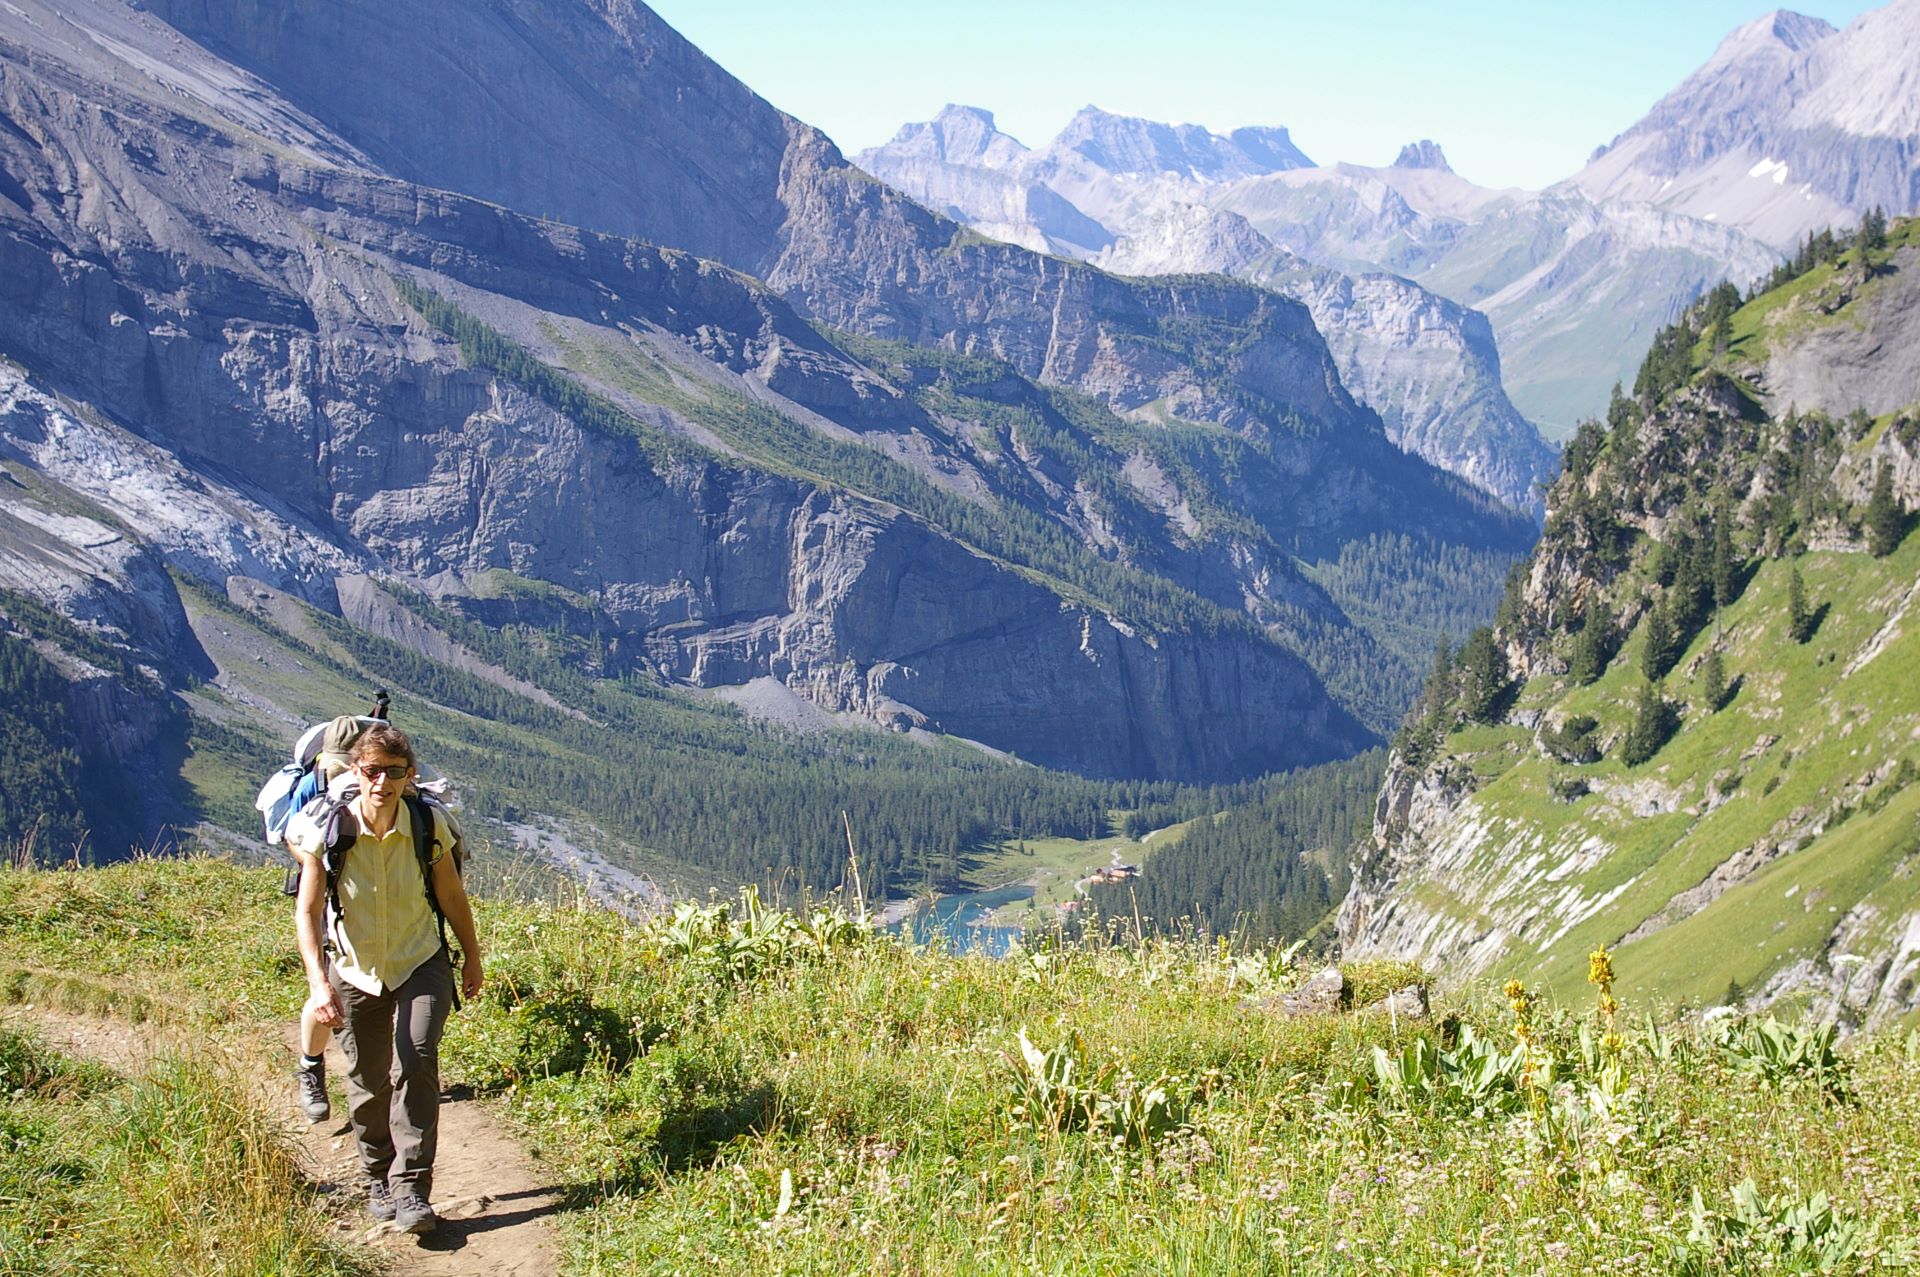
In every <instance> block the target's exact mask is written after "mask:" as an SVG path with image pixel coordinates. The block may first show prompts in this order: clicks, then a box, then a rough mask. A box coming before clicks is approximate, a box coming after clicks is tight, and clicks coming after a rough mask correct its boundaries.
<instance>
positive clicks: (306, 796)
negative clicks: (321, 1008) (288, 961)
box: [289, 692, 386, 1122]
mask: <svg viewBox="0 0 1920 1277" xmlns="http://www.w3.org/2000/svg"><path fill="white" fill-rule="evenodd" d="M385 708H386V693H385V692H382V693H381V694H380V700H379V702H378V708H377V710H376V716H377V717H380V718H385V717H386V715H385V714H384V712H381V711H384V710H385ZM366 728H367V720H366V719H364V718H358V717H355V716H354V715H352V714H342V715H341V716H340V717H338V718H336V719H334V720H333V721H332V722H330V723H328V724H327V727H326V731H325V732H324V733H323V734H322V735H321V737H320V752H319V753H318V754H317V755H315V756H314V760H313V766H312V767H311V768H309V769H308V770H307V772H306V773H305V774H304V775H303V776H302V777H301V779H300V783H299V784H298V785H297V786H296V787H295V789H294V791H293V797H292V799H291V800H290V804H289V805H290V810H292V811H296V812H297V811H303V810H305V808H306V806H307V804H308V803H309V802H312V801H313V800H314V799H315V798H317V797H319V796H320V795H321V794H324V793H326V792H327V791H328V789H329V788H330V787H331V786H332V784H333V783H334V782H335V781H336V780H338V779H340V778H341V777H342V776H348V777H349V778H350V764H349V762H348V755H349V753H350V752H351V751H352V749H353V745H354V742H355V741H357V740H359V739H360V733H361V732H363V731H365V730H366ZM289 819H291V817H289ZM332 1037H333V1030H332V1029H329V1028H328V1027H327V1026H326V1025H324V1024H322V1023H321V1022H320V1021H319V1019H318V1018H317V1017H316V1015H315V1014H314V1007H313V1003H312V1002H311V1001H309V1002H308V1003H307V1005H306V1006H304V1007H302V1008H301V1011H300V1063H299V1065H298V1066H297V1067H296V1068H295V1069H294V1074H293V1079H294V1088H295V1094H296V1095H297V1096H298V1099H299V1104H300V1109H301V1111H302V1112H304V1113H305V1114H306V1115H307V1120H308V1121H309V1122H324V1121H326V1120H327V1119H328V1118H329V1117H331V1116H332V1115H333V1105H332V1103H331V1102H329V1101H328V1099H327V1043H328V1042H329V1041H330V1040H331V1039H332Z"/></svg>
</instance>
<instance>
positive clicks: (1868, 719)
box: [1340, 221, 1920, 1024]
mask: <svg viewBox="0 0 1920 1277" xmlns="http://www.w3.org/2000/svg"><path fill="white" fill-rule="evenodd" d="M1826 256H1827V260H1825V261H1824V262H1820V263H1816V264H1815V265H1813V267H1812V269H1810V270H1809V271H1808V272H1807V273H1805V274H1804V275H1801V276H1800V277H1798V278H1795V279H1791V280H1788V281H1785V282H1783V283H1782V284H1781V285H1780V286H1779V287H1777V288H1775V289H1773V290H1771V291H1769V292H1765V293H1762V294H1760V295H1758V296H1755V297H1752V298H1750V299H1748V300H1747V301H1746V302H1745V304H1744V305H1741V304H1739V300H1740V299H1739V298H1738V297H1737V296H1731V295H1727V294H1726V293H1725V292H1724V291H1723V292H1721V293H1718V294H1716V295H1714V296H1712V297H1710V298H1709V299H1708V300H1707V301H1706V302H1704V303H1702V304H1701V305H1700V306H1698V307H1696V308H1694V309H1693V310H1691V311H1689V312H1688V314H1687V315H1685V316H1684V317H1683V319H1682V321H1681V323H1680V324H1679V325H1677V326H1676V327H1673V328H1670V329H1668V330H1666V331H1665V332H1663V333H1662V334H1661V336H1660V337H1659V338H1658V340H1657V341H1656V343H1655V346H1654V351H1653V354H1652V355H1650V356H1649V358H1648V361H1647V363H1646V364H1645V365H1644V367H1643V369H1642V371H1641V374H1640V377H1639V378H1638V380H1637V383H1636V386H1635V394H1634V396H1633V397H1632V398H1623V399H1620V400H1618V401H1616V403H1615V405H1614V407H1613V409H1612V410H1611V412H1610V413H1609V421H1608V424H1606V425H1604V426H1602V425H1599V424H1596V425H1593V426H1589V427H1587V428H1585V429H1583V430H1582V432H1581V434H1580V435H1579V436H1578V437H1576V438H1575V439H1574V440H1573V441H1572V442H1571V443H1570V444H1569V446H1568V452H1567V470H1566V473H1565V474H1564V475H1563V476H1562V478H1561V479H1560V480H1559V481H1558V482H1557V483H1556V484H1555V486H1554V488H1553V490H1552V492H1551V493H1550V495H1549V499H1548V514H1547V523H1546V533H1545V536H1544V538H1543V540H1542V542H1541V544H1540V546H1539V547H1538V548H1537V549H1536V550H1535V552H1534V554H1533V556H1532V558H1531V559H1530V560H1529V562H1528V564H1527V566H1526V569H1525V572H1524V575H1523V576H1522V577H1521V578H1520V579H1519V580H1518V581H1517V582H1516V584H1515V585H1514V587H1513V588H1512V589H1511V590H1510V592H1509V594H1508V598H1507V600H1506V602H1505V603H1504V604H1503V605H1502V609H1501V613H1500V619H1499V622H1498V624H1497V626H1496V627H1495V629H1494V630H1493V631H1491V633H1490V634H1488V635H1482V636H1478V637H1477V638H1476V639H1474V640H1471V641H1470V642H1469V643H1468V644H1467V645H1466V646H1465V648H1463V649H1462V650H1461V651H1460V653H1459V654H1458V656H1457V657H1456V658H1455V659H1454V660H1453V661H1452V662H1451V663H1449V664H1447V665H1446V666H1443V667H1442V668H1441V669H1439V670H1438V671H1437V672H1436V675H1435V677H1434V679H1433V680H1432V682H1430V684H1429V688H1428V691H1427V692H1426V693H1424V694H1423V702H1422V706H1421V708H1420V710H1419V711H1418V712H1417V713H1416V714H1415V715H1414V716H1413V717H1412V718H1411V719H1410V720H1409V722H1408V723H1407V725H1406V726H1405V727H1403V729H1402V732H1401V734H1400V737H1399V738H1398V740H1397V742H1396V748H1395V751H1394V754H1393V757H1392V760H1391V761H1390V763H1389V768H1388V776H1387V780H1386V783H1385V786H1384V788H1383V789H1382V791H1381V794H1380V799H1379V803H1378V808H1377V812H1376V817H1375V823H1374V831H1373V837H1372V839H1371V841H1370V843H1369V844H1368V845H1367V846H1366V847H1365V848H1364V850H1363V851H1362V853H1361V854H1360V855H1359V856H1358V857H1357V859H1356V863H1355V871H1356V872H1355V880H1354V886H1353V889H1352V892H1351V894H1350V895H1349V896H1348V898H1347V900H1346V901H1345V903H1344V905H1343V906H1342V909H1341V913H1340V934H1341V939H1342V942H1343V944H1344V946H1345V948H1346V949H1347V951H1348V952H1349V953H1350V954H1353V955H1356V956H1358V955H1372V956H1389V955H1390V956H1394V957H1405V958H1414V959H1418V960H1422V961H1427V962H1431V963H1436V964H1441V965H1444V966H1446V967H1448V968H1449V969H1452V970H1455V971H1489V970H1499V971H1502V972H1510V973H1513V974H1520V975H1523V976H1530V977H1534V978H1541V979H1544V980H1546V981H1548V982H1549V983H1550V984H1552V985H1553V986H1555V987H1556V988H1558V989H1560V990H1561V991H1562V992H1563V993H1571V992H1573V991H1574V990H1576V989H1577V988H1578V987H1579V986H1580V983H1581V981H1582V979H1583V976H1584V971H1585V957H1586V954H1587V952H1588V951H1589V950H1590V949H1592V948H1595V947H1597V946H1599V945H1603V944H1604V945H1609V946H1616V947H1617V950H1618V953H1617V957H1616V959H1615V961H1616V968H1617V969H1618V970H1619V971H1621V972H1622V973H1623V974H1624V978H1625V979H1626V980H1627V981H1628V982H1630V983H1631V985H1633V986H1634V987H1636V988H1637V989H1638V990H1639V991H1641V992H1642V993H1643V994H1644V995H1646V996H1651V997H1658V998H1661V999H1665V1000H1667V1001H1682V1002H1687V1003H1691V1004H1692V1005H1695V1006H1699V1005H1703V1004H1712V1003H1717V1002H1722V1001H1728V1000H1733V1001H1744V1002H1749V1003H1753V1004H1756V1005H1760V1006H1767V1005H1771V1004H1774V1003H1777V1002H1781V1001H1783V1000H1799V1001H1807V1000H1811V1002H1813V1003H1814V1004H1815V1005H1816V1007H1817V1009H1818V1010H1819V1011H1820V1012H1821V1013H1822V1014H1836V1015H1839V1016H1841V1017H1843V1018H1845V1019H1848V1020H1850V1021H1853V1022H1857V1023H1869V1024H1872V1023H1884V1022H1887V1021H1889V1020H1892V1019H1894V1018H1897V1017H1899V1016H1902V1015H1906V1014H1909V1013H1911V1012H1912V1011H1913V1009H1914V1008H1915V1007H1916V1006H1920V876H1916V875H1917V872H1920V842H1916V838H1915V832H1914V831H1915V829H1916V820H1917V819H1920V786H1916V785H1915V784H1914V783H1913V782H1914V781H1915V779H1916V778H1917V777H1920V759H1916V758H1915V757H1914V742H1915V741H1916V740H1920V699H1916V695H1915V692H1914V689H1913V687H1912V681H1911V678H1910V677H1909V672H1910V671H1911V670H1912V669H1913V668H1914V664H1915V662H1916V660H1920V650H1917V649H1916V647H1915V643H1916V641H1920V640H1916V637H1915V631H1914V626H1913V609H1914V607H1915V605H1916V602H1917V601H1920V538H1916V537H1913V536H1911V535H1909V532H1910V530H1911V526H1912V522H1913V515H1912V512H1913V511H1914V510H1916V509H1917V508H1920V368H1916V366H1915V364H1914V362H1913V360H1912V358H1911V357H1910V354H1909V353H1908V347H1909V346H1910V344H1911V329H1912V327H1913V324H1914V322H1915V316H1916V315H1920V282H1917V281H1920V222H1915V221H1908V222H1905V223H1901V224H1896V226H1895V227H1894V228H1893V232H1892V234H1891V235H1890V237H1889V238H1888V240H1887V242H1886V243H1885V244H1884V245H1881V246H1873V245H1864V246H1863V245H1861V244H1858V243H1856V244H1855V245H1853V246H1852V247H1850V248H1846V249H1844V250H1842V249H1840V248H1838V247H1835V248H1833V249H1830V250H1828V252H1827V254H1826ZM1826 360H1833V361H1835V362H1837V363H1839V364H1841V365H1842V366H1845V367H1848V368H1850V369H1851V370H1853V372H1854V373H1855V374H1856V375H1855V376H1850V377H1830V378H1827V377H1820V376H1818V375H1816V374H1813V373H1811V372H1810V371H1809V369H1810V368H1811V367H1812V366H1813V365H1816V364H1819V363H1822V362H1823V361H1826Z"/></svg>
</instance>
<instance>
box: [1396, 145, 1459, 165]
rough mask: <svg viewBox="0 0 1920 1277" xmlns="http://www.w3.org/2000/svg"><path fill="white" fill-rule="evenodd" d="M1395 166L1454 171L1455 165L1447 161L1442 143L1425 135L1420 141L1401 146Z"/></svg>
mask: <svg viewBox="0 0 1920 1277" xmlns="http://www.w3.org/2000/svg"><path fill="white" fill-rule="evenodd" d="M1393 166H1394V167H1395V168H1430V169H1439V170H1440V171H1441V172H1443V173H1451V172H1453V166H1452V165H1450V164H1448V163H1447V155H1446V152H1445V151H1442V150H1441V149H1440V144H1439V143H1438V142H1436V141H1434V140H1433V139H1432V138H1430V137H1423V138H1421V139H1420V140H1419V141H1418V142H1409V143H1407V144H1406V145H1405V146H1403V147H1401V148H1400V154H1399V155H1397V156H1395V157H1394V161H1393Z"/></svg>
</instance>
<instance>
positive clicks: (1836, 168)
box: [1568, 0, 1920, 251]
mask: <svg viewBox="0 0 1920 1277" xmlns="http://www.w3.org/2000/svg"><path fill="white" fill-rule="evenodd" d="M1568 184H1569V185H1571V186H1573V187H1576V188H1578V189H1579V190H1581V191H1582V192H1584V193H1586V194H1587V195H1590V196H1592V197H1593V198H1595V199H1602V200H1607V199H1630V200H1639V201H1645V202H1648V203H1652V204H1656V205H1658V206H1659V207H1661V208H1664V209H1670V210H1673V211H1675V212H1681V213H1687V214H1689V215H1691V216H1694V217H1700V218H1707V219H1711V220H1714V221H1717V222H1719V223H1720V224H1722V225H1727V226H1736V227H1739V228H1740V229H1741V230H1743V231H1746V232H1747V233H1748V234H1751V235H1754V236H1756V237H1758V238H1760V239H1762V240H1764V241H1766V242H1767V243H1769V244H1772V245H1773V246H1774V247H1776V248H1779V249H1782V250H1789V251H1790V250H1791V249H1793V248H1794V247H1795V245H1796V244H1797V243H1798V242H1799V241H1800V240H1802V239H1804V238H1805V237H1806V236H1807V234H1808V233H1809V232H1811V231H1816V230H1820V229H1823V228H1825V227H1828V226H1850V225H1852V224H1853V223H1855V222H1857V221H1858V220H1859V218H1860V215H1861V214H1862V213H1864V212H1865V211H1866V210H1867V209H1869V208H1872V207H1874V206H1876V205H1878V206H1880V207H1882V208H1884V209H1886V210H1887V211H1889V212H1891V213H1896V214H1897V213H1909V212H1913V211H1915V210H1916V209H1920V3H1915V0H1895V2H1894V3H1892V4H1889V5H1887V6H1886V7H1885V8H1881V9H1874V10H1871V11H1869V12H1867V13H1864V14H1862V15H1860V17H1858V18H1857V19H1855V20H1854V21H1853V22H1851V23H1849V24H1848V26H1847V28H1846V29H1845V30H1844V31H1836V30H1835V29H1834V28H1833V27H1832V26H1831V25H1829V24H1828V23H1826V22H1823V21H1821V20H1820V19H1818V18H1808V17H1803V16H1802V15H1800V14H1797V13H1791V12H1788V11H1786V10H1778V11H1775V12H1774V13H1770V14H1767V15H1766V16H1764V17H1761V18H1757V19H1755V20H1754V21H1753V22H1750V23H1748V24H1747V25H1746V26H1743V27H1741V28H1739V29H1738V30H1736V31H1734V32H1733V33H1732V34H1730V35H1728V36H1727V38H1726V39H1725V40H1724V41H1722V42H1721V45H1720V47H1719V48H1718V49H1717V50H1715V51H1714V55H1713V57H1712V58H1710V59H1708V61H1707V63H1706V65H1705V66H1703V67H1701V68H1700V69H1699V70H1698V71H1696V72H1694V74H1692V75H1691V76H1689V77H1687V79H1686V80H1685V81H1683V82H1682V83H1681V84H1680V85H1679V86H1678V87H1677V88H1675V89H1674V90H1673V92H1671V93H1669V94H1668V95H1667V96H1666V97H1664V98H1662V99H1661V100H1660V101H1659V102H1658V103H1657V104H1656V105H1655V106H1654V108H1653V109H1652V110H1651V111H1649V112H1648V113H1647V114H1646V116H1645V117H1644V118H1642V119H1641V120H1640V121H1638V122H1637V123H1636V124H1634V126H1633V127H1632V128H1630V129H1628V130H1627V131H1626V132H1625V133H1622V134H1621V135H1620V136H1619V137H1617V138H1615V139H1614V140H1613V141H1612V142H1611V143H1610V144H1609V145H1607V146H1606V147H1604V148H1602V149H1601V152H1600V153H1599V154H1597V155H1596V156H1595V158H1594V159H1593V161H1592V162H1591V163H1589V164H1588V165H1587V167H1586V168H1585V169H1583V170H1581V171H1580V172H1579V173H1577V174H1575V175H1574V176H1573V177H1572V178H1570V179H1569V182H1568Z"/></svg>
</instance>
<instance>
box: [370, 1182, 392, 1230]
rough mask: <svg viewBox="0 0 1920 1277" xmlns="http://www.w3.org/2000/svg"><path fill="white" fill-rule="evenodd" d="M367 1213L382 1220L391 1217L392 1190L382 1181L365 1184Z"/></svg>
mask: <svg viewBox="0 0 1920 1277" xmlns="http://www.w3.org/2000/svg"><path fill="white" fill-rule="evenodd" d="M367 1214H369V1215H371V1216H373V1217H374V1218H375V1219H377V1220H381V1221H383V1222H384V1221H386V1220H389V1219H392V1218H393V1216H394V1209H393V1190H391V1189H389V1188H388V1187H387V1186H386V1185H385V1184H384V1183H380V1184H369V1185H367Z"/></svg>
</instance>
